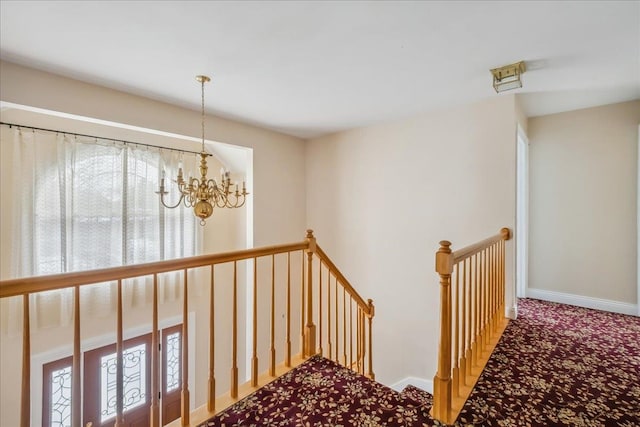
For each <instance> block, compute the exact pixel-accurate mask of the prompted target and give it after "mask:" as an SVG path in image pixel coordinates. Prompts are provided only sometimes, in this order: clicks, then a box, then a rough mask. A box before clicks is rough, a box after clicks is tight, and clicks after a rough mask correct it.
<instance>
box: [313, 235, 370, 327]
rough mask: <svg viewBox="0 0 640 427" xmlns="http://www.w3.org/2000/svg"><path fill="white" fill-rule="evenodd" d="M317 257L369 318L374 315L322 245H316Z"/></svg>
mask: <svg viewBox="0 0 640 427" xmlns="http://www.w3.org/2000/svg"><path fill="white" fill-rule="evenodd" d="M316 255H317V256H318V258H320V259H321V260H322V263H323V264H324V265H325V266H326V267H327V268H328V269H329V271H330V272H331V273H333V275H334V276H335V277H336V279H337V280H338V283H341V284H342V286H343V287H344V288H345V289H346V291H347V292H348V293H349V295H350V296H351V298H353V299H354V300H355V301H356V303H357V304H358V306H359V307H360V308H361V309H362V310H363V311H364V313H365V314H366V315H367V316H371V315H373V313H372V312H371V310H370V307H369V305H368V304H367V303H366V302H365V300H364V299H362V297H361V296H360V294H358V292H357V291H356V290H355V289H354V288H353V286H351V283H349V281H348V280H347V278H346V277H344V275H343V274H342V272H341V271H340V270H339V269H338V267H336V265H335V264H334V263H333V261H331V259H330V258H329V257H328V256H327V254H326V253H325V252H324V251H323V250H322V248H321V247H320V245H318V244H316Z"/></svg>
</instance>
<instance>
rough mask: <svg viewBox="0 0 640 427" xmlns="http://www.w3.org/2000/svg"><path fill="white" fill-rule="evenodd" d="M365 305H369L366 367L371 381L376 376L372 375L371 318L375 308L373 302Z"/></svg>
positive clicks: (370, 301)
mask: <svg viewBox="0 0 640 427" xmlns="http://www.w3.org/2000/svg"><path fill="white" fill-rule="evenodd" d="M367 304H368V305H369V359H368V362H369V365H368V367H367V369H368V373H367V376H368V377H369V378H371V379H372V380H375V379H376V375H375V374H374V373H373V332H372V326H373V316H374V315H375V307H374V305H373V300H371V299H370V300H368V301H367Z"/></svg>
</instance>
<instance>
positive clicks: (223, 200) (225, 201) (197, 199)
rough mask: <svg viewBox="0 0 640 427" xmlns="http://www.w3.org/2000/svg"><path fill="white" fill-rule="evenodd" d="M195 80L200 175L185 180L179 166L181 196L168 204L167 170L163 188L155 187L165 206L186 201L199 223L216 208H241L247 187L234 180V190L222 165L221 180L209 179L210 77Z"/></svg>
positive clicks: (202, 222) (171, 207) (161, 184)
mask: <svg viewBox="0 0 640 427" xmlns="http://www.w3.org/2000/svg"><path fill="white" fill-rule="evenodd" d="M196 80H197V81H199V82H200V84H201V85H202V109H201V113H202V114H201V118H202V121H201V125H202V151H200V167H199V169H200V179H198V178H193V177H189V181H188V184H187V181H185V180H184V178H183V175H182V168H179V169H178V177H177V179H176V180H175V183H176V184H178V192H179V193H180V199H179V200H178V202H177V203H176V204H175V205H173V206H171V205H167V203H166V202H165V200H164V196H165V195H167V194H169V192H168V191H165V188H164V171H163V172H162V178H161V179H160V190H159V191H156V194H159V195H160V202H161V203H162V205H163V206H164V207H166V208H169V209H173V208H177V207H178V206H180V203H182V202H184V205H185V206H186V207H188V208H193V213H194V214H195V216H197V217H198V218H200V225H204V224H205V221H206V219H207V218H209V217H210V216H211V215H212V214H213V208H214V207H218V208H239V207H242V206H243V205H244V202H245V201H246V198H247V195H248V194H249V193H248V192H247V188H246V186H245V183H244V181H243V182H242V192H240V190H239V188H238V184H237V183H236V184H235V191H232V190H230V188H231V185H232V184H231V177H230V175H229V172H228V171H225V170H224V169H221V170H220V172H221V177H220V183H218V182H216V180H215V179H207V170H208V167H207V156H209V155H210V154H207V153H206V152H205V151H204V84H205V83H206V82H209V81H211V79H210V78H209V77H207V76H196Z"/></svg>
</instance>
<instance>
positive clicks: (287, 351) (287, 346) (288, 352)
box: [284, 252, 291, 368]
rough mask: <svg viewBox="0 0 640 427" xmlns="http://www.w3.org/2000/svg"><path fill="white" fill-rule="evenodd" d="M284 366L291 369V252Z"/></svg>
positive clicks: (288, 267)
mask: <svg viewBox="0 0 640 427" xmlns="http://www.w3.org/2000/svg"><path fill="white" fill-rule="evenodd" d="M286 322H287V325H286V338H285V351H284V366H286V367H287V368H290V367H291V252H287V319H286Z"/></svg>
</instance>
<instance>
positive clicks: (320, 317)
mask: <svg viewBox="0 0 640 427" xmlns="http://www.w3.org/2000/svg"><path fill="white" fill-rule="evenodd" d="M318 261H319V264H320V266H319V267H318V276H319V277H318V327H319V335H318V344H319V347H318V353H320V355H321V356H323V355H324V352H323V351H322V260H321V259H320V260H318Z"/></svg>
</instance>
